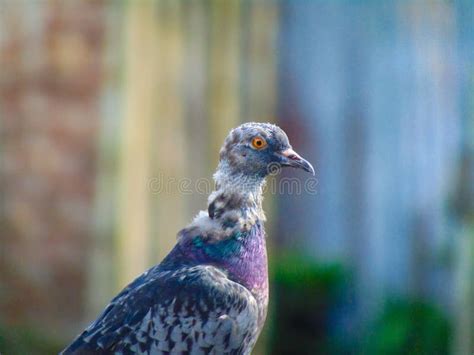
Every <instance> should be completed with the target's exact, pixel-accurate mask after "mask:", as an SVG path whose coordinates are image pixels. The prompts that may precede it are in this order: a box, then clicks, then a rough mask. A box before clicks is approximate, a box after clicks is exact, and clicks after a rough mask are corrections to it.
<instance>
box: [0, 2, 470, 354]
mask: <svg viewBox="0 0 474 355" xmlns="http://www.w3.org/2000/svg"><path fill="white" fill-rule="evenodd" d="M0 68H1V69H0V353H2V354H52V353H55V352H57V351H58V350H59V349H61V347H63V346H64V345H66V344H67V343H68V342H69V341H70V340H71V339H72V337H73V336H75V335H76V334H77V333H79V332H80V331H81V330H82V329H83V328H84V327H85V326H86V325H87V324H88V323H89V322H90V321H91V320H92V319H94V318H95V317H96V316H97V313H98V312H99V311H100V310H101V309H102V308H103V307H104V306H105V305H106V304H107V303H108V301H109V300H110V299H111V298H112V296H114V295H115V294H116V293H117V292H118V291H119V290H120V289H121V288H122V287H123V286H125V285H126V284H127V283H129V282H130V281H131V280H132V279H133V278H134V277H136V276H137V275H138V274H140V273H141V272H142V271H143V270H145V269H146V268H148V267H150V266H151V265H153V264H156V263H158V262H159V261H160V260H161V259H162V258H163V256H164V255H166V254H167V252H168V251H169V250H170V248H171V247H172V246H173V244H174V243H175V235H176V232H177V231H178V230H179V229H181V228H182V227H183V226H184V225H185V224H186V223H188V222H189V221H190V220H191V219H192V217H193V216H194V215H195V214H196V213H197V211H198V210H200V209H203V208H204V207H205V206H206V198H207V196H206V193H205V192H206V191H203V190H202V189H200V186H201V185H200V183H201V182H203V181H204V182H205V181H209V179H210V178H211V175H212V172H213V171H214V169H215V166H216V164H217V158H218V149H219V147H220V145H221V143H222V142H223V140H224V138H225V136H226V134H227V133H228V131H229V129H230V128H232V127H234V126H236V125H238V124H239V123H241V122H246V121H264V122H266V121H271V122H275V123H277V124H279V125H280V126H281V127H282V128H284V129H285V130H286V132H287V133H288V135H289V137H290V139H291V141H292V143H293V146H294V147H295V149H296V150H298V151H299V152H300V153H301V154H302V155H303V156H305V157H306V158H308V159H309V160H310V161H311V162H312V163H313V164H314V165H315V167H316V171H317V174H316V178H317V179H318V180H317V181H318V185H317V193H316V194H314V193H312V194H309V193H305V191H304V190H303V191H301V192H300V193H281V194H273V193H270V192H267V195H266V210H267V212H268V213H267V215H268V219H269V221H268V222H267V232H268V234H269V238H268V241H269V244H270V247H269V248H270V250H269V258H270V270H271V285H272V289H271V305H270V306H271V312H270V315H269V318H268V320H267V323H266V327H265V331H264V334H263V336H262V337H261V339H260V341H259V344H258V346H257V348H256V350H255V354H463V355H464V354H473V353H474V3H472V2H471V1H468V0H466V1H447V0H444V1H441V0H432V1H410V2H407V1H383V2H376V1H338V2H335V1H309V0H308V1H303V0H301V1H300V0H292V1H289V0H287V1H278V2H277V1H235V0H228V1H219V0H211V1H204V0H192V1H184V0H179V1H178V0H162V1H148V0H136V1H101V0H72V1H67V2H66V1H59V0H58V1H52V0H51V1H48V0H0ZM295 174H296V176H298V177H299V178H300V179H301V181H304V179H306V176H305V175H298V173H295V172H291V173H290V172H285V175H284V176H295ZM183 178H187V179H190V181H191V182H192V184H191V187H192V189H191V192H190V193H183V191H180V189H179V186H177V185H178V183H179V181H182V180H181V179H183ZM203 179H204V180H203ZM163 181H165V182H168V183H169V182H170V181H171V183H170V184H169V185H166V186H165V187H163V184H162V182H163Z"/></svg>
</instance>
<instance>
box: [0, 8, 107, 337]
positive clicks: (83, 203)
mask: <svg viewBox="0 0 474 355" xmlns="http://www.w3.org/2000/svg"><path fill="white" fill-rule="evenodd" d="M104 22H105V20H104V3H103V2H101V1H86V0H84V1H71V2H60V1H46V0H45V1H30V2H17V1H14V0H11V1H3V2H2V3H1V4H0V68H1V70H0V179H1V180H0V194H1V195H0V208H1V209H0V244H1V248H0V315H1V316H0V322H7V323H9V324H12V323H16V324H22V323H28V324H33V325H34V324H41V325H42V326H48V325H50V326H53V327H56V329H58V328H60V327H61V326H62V325H66V324H68V323H71V321H74V320H75V319H79V318H80V316H81V313H82V309H81V307H83V296H84V295H83V290H84V287H85V282H86V270H85V265H86V264H87V262H86V260H85V257H86V255H87V254H88V250H89V247H90V245H89V244H90V243H91V231H92V228H91V227H92V221H93V211H92V208H93V200H94V182H95V176H96V155H97V152H96V148H97V137H98V128H99V119H100V118H99V114H100V107H99V96H100V89H101V76H102V68H101V65H102V56H103V37H104V31H105V24H104Z"/></svg>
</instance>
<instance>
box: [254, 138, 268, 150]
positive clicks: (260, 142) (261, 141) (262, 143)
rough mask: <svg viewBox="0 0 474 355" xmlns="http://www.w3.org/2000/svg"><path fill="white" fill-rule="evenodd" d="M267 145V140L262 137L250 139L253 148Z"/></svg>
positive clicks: (261, 147)
mask: <svg viewBox="0 0 474 355" xmlns="http://www.w3.org/2000/svg"><path fill="white" fill-rule="evenodd" d="M266 146H267V142H266V141H265V139H263V138H262V137H255V138H254V139H252V147H253V148H255V149H263V148H265V147H266Z"/></svg>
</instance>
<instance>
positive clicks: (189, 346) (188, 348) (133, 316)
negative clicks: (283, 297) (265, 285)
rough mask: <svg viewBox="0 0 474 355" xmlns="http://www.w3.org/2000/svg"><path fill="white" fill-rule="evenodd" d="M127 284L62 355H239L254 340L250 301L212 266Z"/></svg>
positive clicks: (253, 308)
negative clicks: (104, 354) (114, 354)
mask: <svg viewBox="0 0 474 355" xmlns="http://www.w3.org/2000/svg"><path fill="white" fill-rule="evenodd" d="M140 279H141V280H140ZM138 280H140V281H138ZM132 285H133V287H132ZM132 285H130V286H129V287H127V288H126V289H125V290H124V291H122V293H121V294H119V295H118V296H117V297H116V298H115V299H114V300H113V301H112V303H111V304H110V305H109V306H108V307H107V308H106V309H105V311H104V312H103V313H102V315H101V316H100V317H99V318H98V319H97V320H96V321H95V322H94V323H92V324H91V325H90V326H89V327H88V328H87V329H86V330H85V331H84V332H83V333H82V334H81V335H80V336H79V337H78V338H77V339H76V340H75V341H74V342H73V343H72V344H71V345H70V346H69V347H68V348H67V349H65V350H64V352H63V354H88V353H94V354H101V353H107V354H108V353H119V354H120V353H124V354H127V353H149V354H161V353H168V352H170V353H191V354H209V353H213V354H224V353H235V354H242V353H248V352H249V351H250V349H251V348H252V346H253V343H254V341H255V340H256V335H257V328H258V326H257V314H258V307H257V303H256V300H255V298H254V297H253V296H252V294H251V293H250V292H249V291H248V290H247V289H246V288H245V287H243V286H242V285H239V284H238V283H235V282H233V281H231V280H229V279H228V278H227V276H226V275H225V274H224V273H222V272H221V271H219V270H218V269H216V268H215V267H213V266H203V265H201V266H194V267H189V268H183V269H180V270H177V271H162V272H153V273H150V274H148V275H142V276H141V277H140V278H139V279H137V280H136V281H134V283H132Z"/></svg>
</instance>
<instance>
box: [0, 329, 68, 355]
mask: <svg viewBox="0 0 474 355" xmlns="http://www.w3.org/2000/svg"><path fill="white" fill-rule="evenodd" d="M62 345H63V344H62V342H60V341H59V340H58V339H53V338H52V337H51V336H50V335H46V334H45V332H43V331H41V330H39V329H32V328H29V327H21V326H14V327H12V326H6V325H0V354H6V355H24V354H28V355H43V354H44V355H47V354H48V355H49V354H57V353H58V352H59V351H60V350H62Z"/></svg>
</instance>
